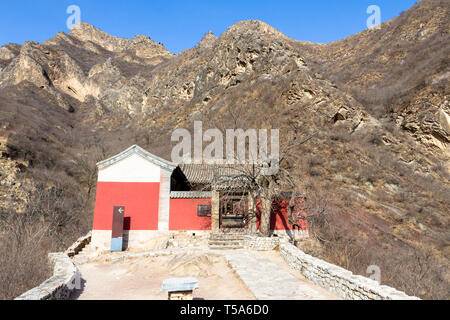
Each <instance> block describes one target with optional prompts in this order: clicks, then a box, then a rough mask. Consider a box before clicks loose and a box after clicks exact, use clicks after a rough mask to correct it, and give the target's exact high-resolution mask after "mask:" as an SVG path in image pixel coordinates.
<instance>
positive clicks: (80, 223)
mask: <svg viewBox="0 0 450 320" xmlns="http://www.w3.org/2000/svg"><path fill="white" fill-rule="evenodd" d="M66 193H67V192H66V191H64V189H62V188H58V187H50V188H48V187H45V186H43V185H42V184H40V185H37V186H36V187H35V188H33V189H32V190H29V192H28V199H27V207H26V208H25V210H24V211H23V212H17V211H15V210H14V208H5V209H2V211H0V238H1V242H0V265H1V266H2V268H1V269H0V299H13V298H15V297H17V296H19V295H20V294H22V293H24V292H25V291H27V290H29V289H31V288H33V287H35V286H36V285H38V284H40V283H41V282H43V281H44V280H45V279H47V278H48V277H49V276H51V274H52V267H51V266H50V265H49V263H48V253H49V252H55V251H63V250H65V249H66V248H67V247H69V246H70V244H72V243H73V242H74V241H75V240H76V239H77V238H78V237H79V236H80V235H81V234H83V233H86V232H87V231H88V230H89V229H90V220H91V218H90V216H88V215H85V214H83V213H82V212H83V206H84V205H85V203H86V201H85V199H84V198H83V196H82V195H81V194H80V193H79V194H78V196H75V195H73V194H71V195H67V194H66Z"/></svg>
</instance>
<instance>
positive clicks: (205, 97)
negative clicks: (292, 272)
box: [0, 0, 450, 298]
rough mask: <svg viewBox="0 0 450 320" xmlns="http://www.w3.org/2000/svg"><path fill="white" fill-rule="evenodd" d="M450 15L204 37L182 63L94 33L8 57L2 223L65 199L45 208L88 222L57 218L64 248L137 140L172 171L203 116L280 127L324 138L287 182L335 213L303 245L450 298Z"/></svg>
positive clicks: (155, 49) (425, 13)
mask: <svg viewBox="0 0 450 320" xmlns="http://www.w3.org/2000/svg"><path fill="white" fill-rule="evenodd" d="M448 14H449V6H448V4H447V2H445V1H437V0H436V1H430V0H424V1H421V2H419V3H418V4H417V5H416V6H414V7H413V8H412V9H410V10H409V11H407V12H405V13H404V14H402V15H401V16H400V17H398V18H396V19H394V20H392V21H390V22H388V23H386V24H384V25H383V26H382V28H381V30H379V31H364V32H362V33H361V34H358V35H355V36H352V37H349V38H348V39H345V40H342V41H339V42H336V43H331V44H328V45H316V44H311V43H307V42H299V41H295V40H293V39H290V38H289V37H287V36H286V35H283V34H282V33H280V32H279V31H277V30H275V29H274V28H272V27H271V26H269V25H267V24H265V23H263V22H260V21H244V22H239V23H237V24H235V25H233V26H231V27H230V28H229V29H228V30H227V31H226V32H225V33H223V34H222V35H221V36H220V37H219V38H217V37H215V36H214V35H213V34H212V33H207V34H206V35H205V36H204V38H203V39H202V40H201V41H200V42H199V44H198V45H197V46H196V47H194V48H192V49H189V50H185V51H183V52H182V53H180V54H178V55H173V54H171V53H169V52H168V51H167V50H166V49H165V48H164V47H163V46H162V45H161V44H156V43H154V42H153V41H152V40H151V39H150V38H148V37H145V36H137V37H136V38H134V39H121V38H116V37H114V36H111V35H108V34H106V33H104V32H102V31H100V30H98V29H96V28H94V27H93V26H90V25H88V24H82V27H81V29H79V30H73V31H72V32H71V33H70V34H65V33H59V34H58V35H57V36H56V37H54V38H53V39H51V40H48V41H46V42H44V43H43V44H39V43H34V42H27V43H25V44H24V45H23V46H18V45H12V44H11V45H6V46H4V47H2V48H0V119H1V127H0V139H1V140H0V152H1V158H0V168H1V169H0V170H1V172H0V174H1V183H0V195H1V198H0V203H1V208H2V219H3V220H2V221H9V220H7V218H8V219H10V216H11V215H13V216H14V215H20V214H24V213H27V212H29V211H30V202H31V203H35V202H36V199H34V197H35V195H36V194H40V192H48V191H49V190H56V191H58V192H63V194H64V196H63V198H64V199H65V200H66V201H65V203H58V202H55V203H56V204H55V205H57V207H55V208H53V207H51V209H52V210H47V211H46V210H43V209H42V210H40V211H39V212H43V215H44V220H45V221H47V220H48V221H50V222H52V221H53V220H54V219H56V218H55V217H54V216H52V215H51V214H49V213H48V211H52V212H53V211H54V212H57V213H58V217H59V216H63V215H64V214H63V213H64V212H65V213H66V215H67V212H68V213H69V215H71V216H73V217H76V219H75V220H76V223H73V221H72V223H68V221H71V220H67V219H63V220H62V221H60V220H58V219H59V218H58V219H56V220H57V222H58V225H61V226H62V227H60V228H59V229H57V230H56V231H54V233H52V234H51V235H52V237H55V238H57V239H58V245H60V246H62V247H63V246H64V245H65V243H70V242H71V241H72V240H74V239H75V238H76V237H77V236H78V235H79V234H77V232H80V233H81V232H84V230H87V229H88V228H89V223H91V221H90V219H91V216H90V214H91V213H92V206H93V203H94V195H95V182H96V171H95V170H96V168H95V162H96V161H98V160H101V159H104V158H106V157H108V156H111V155H113V154H116V153H118V152H120V151H122V150H123V149H125V148H127V147H129V146H130V145H132V144H135V143H136V144H139V145H141V146H142V147H144V148H147V149H148V150H150V151H151V152H153V153H155V154H158V155H160V156H163V157H165V158H167V159H169V158H170V152H171V147H172V146H173V144H172V143H171V141H170V135H171V133H172V131H173V130H174V129H175V128H180V127H183V128H188V129H192V127H193V121H194V120H203V122H204V129H205V130H206V129H207V128H209V127H217V128H220V129H222V130H223V129H226V128H244V129H246V128H268V129H270V128H279V129H280V133H281V140H282V141H287V140H288V139H289V137H291V136H292V135H293V133H294V131H297V132H299V133H300V134H301V135H303V136H305V137H308V136H312V137H313V138H312V139H311V140H310V141H308V142H307V143H305V144H302V145H300V146H297V147H295V148H291V149H290V150H289V156H290V161H289V166H290V167H289V170H290V171H291V173H292V175H293V177H294V178H295V179H296V182H297V184H298V185H299V187H300V188H301V189H302V190H304V191H305V193H307V195H308V198H309V199H310V201H309V203H310V205H311V208H310V211H311V212H314V211H315V210H316V211H320V208H322V207H323V206H324V207H323V208H324V210H325V211H326V212H327V213H329V214H328V215H327V217H326V221H325V220H324V221H311V226H312V228H313V229H314V230H315V233H316V234H317V235H318V240H317V241H316V242H313V243H312V244H311V247H310V248H307V247H305V248H304V249H305V250H311V251H312V253H314V254H316V255H320V256H322V257H323V258H325V259H327V260H330V261H331V262H333V263H338V264H340V265H343V266H344V267H346V268H349V269H351V270H352V271H355V272H359V273H361V274H365V271H366V268H367V266H368V265H370V264H377V265H379V266H380V267H382V270H383V274H384V275H385V277H384V278H383V279H384V280H383V281H385V283H387V284H390V285H393V286H395V287H397V288H399V289H401V290H405V291H406V292H407V293H409V294H412V295H420V296H422V297H427V298H431V297H433V298H436V297H440V298H445V297H448V294H449V292H448V287H449V286H448V283H449V280H450V279H449V275H448V273H447V271H446V269H445V268H442V266H446V265H448V258H449V253H450V252H449V246H448V245H449V238H448V225H449V216H448V213H449V212H450V203H449V198H450V197H448V195H449V194H450V189H449V153H448V144H449V126H448V117H449V114H450V112H449V109H448V108H449V106H448V93H449V87H448V85H449V79H448V72H449V68H448V56H449V46H448V45H449V41H448V28H447V27H448V23H445V22H446V21H448ZM399 39H400V40H399ZM427 50H430V51H432V52H433V55H430V52H427ZM402 61H404V62H402ZM59 198H61V197H59ZM33 201H34V202H33ZM39 203H40V202H39ZM321 206H322V207H321ZM47 207H48V206H47ZM86 212H87V213H89V214H86ZM66 218H67V217H66ZM52 219H53V220H52ZM32 221H34V220H32ZM330 225H331V226H332V227H329V226H330ZM323 226H326V227H323ZM335 228H336V229H335ZM68 230H69V231H70V232H68ZM78 230H80V231H78ZM316 231H317V232H316ZM68 234H69V235H68ZM56 235H59V236H56ZM71 237H72V238H74V239H71ZM0 255H1V254H0ZM405 265H406V266H408V267H403V270H401V272H400V270H399V267H402V266H405ZM423 265H425V266H427V268H426V270H425V271H424V269H423V268H421V266H423ZM419 268H421V269H420V270H419ZM418 277H419V278H421V280H420V282H421V285H420V286H418V285H417V281H418V280H417V279H418Z"/></svg>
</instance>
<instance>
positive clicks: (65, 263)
mask: <svg viewBox="0 0 450 320" xmlns="http://www.w3.org/2000/svg"><path fill="white" fill-rule="evenodd" d="M48 256H49V259H50V261H51V262H52V263H53V264H54V269H53V276H52V277H51V278H50V279H48V280H46V281H44V282H43V283H42V284H41V285H39V286H38V287H35V288H33V289H31V290H30V291H27V292H25V293H24V294H22V295H21V296H19V297H17V298H16V299H15V300H67V299H69V298H70V295H71V294H72V292H73V291H74V290H75V289H76V288H77V287H78V286H79V284H80V281H81V277H80V271H79V270H78V268H77V267H76V266H75V265H74V263H73V262H72V259H70V258H69V256H68V255H67V254H65V253H62V252H60V253H50V254H49V255H48Z"/></svg>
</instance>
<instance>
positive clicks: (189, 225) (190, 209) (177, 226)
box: [169, 199, 211, 231]
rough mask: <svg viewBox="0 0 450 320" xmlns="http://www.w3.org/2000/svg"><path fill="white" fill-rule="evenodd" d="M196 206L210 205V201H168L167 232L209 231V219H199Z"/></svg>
mask: <svg viewBox="0 0 450 320" xmlns="http://www.w3.org/2000/svg"><path fill="white" fill-rule="evenodd" d="M198 205H211V199H170V216H169V230H171V231H201V230H211V217H199V216H198V214H197V208H198Z"/></svg>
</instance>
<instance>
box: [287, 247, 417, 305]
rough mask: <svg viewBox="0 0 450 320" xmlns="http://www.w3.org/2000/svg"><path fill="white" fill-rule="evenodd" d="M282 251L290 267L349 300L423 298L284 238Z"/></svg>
mask: <svg viewBox="0 0 450 320" xmlns="http://www.w3.org/2000/svg"><path fill="white" fill-rule="evenodd" d="M280 253H281V256H282V257H283V258H284V260H285V261H286V262H287V263H288V264H289V266H290V267H291V268H293V269H295V270H299V271H300V272H301V273H302V274H303V276H305V278H307V279H308V280H310V281H312V282H313V283H315V284H317V285H319V286H321V287H322V288H325V289H327V290H328V291H330V292H332V293H335V294H337V295H338V296H339V297H341V298H343V299H346V300H420V299H419V298H417V297H411V296H408V295H406V294H405V293H404V292H401V291H398V290H396V289H394V288H391V287H388V286H383V285H380V284H379V283H378V282H376V281H374V280H372V279H369V278H366V277H363V276H357V275H354V274H353V273H352V272H350V271H348V270H345V269H343V268H341V267H338V266H336V265H333V264H331V263H328V262H325V261H323V260H320V259H318V258H314V257H312V256H310V255H308V254H306V253H304V252H303V251H301V250H299V249H298V248H297V247H295V246H293V245H292V244H290V243H288V242H285V241H282V242H281V243H280Z"/></svg>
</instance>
